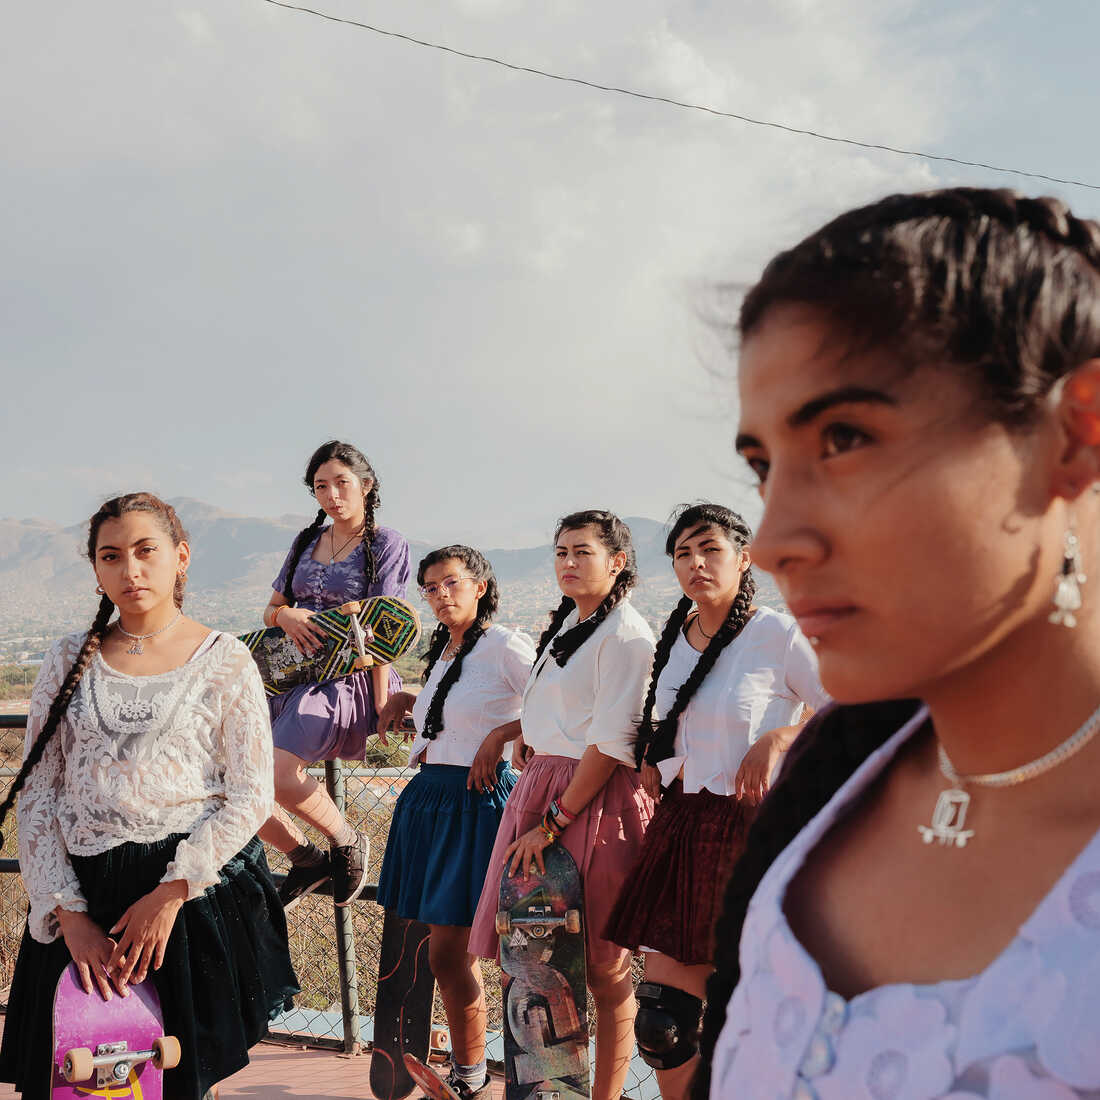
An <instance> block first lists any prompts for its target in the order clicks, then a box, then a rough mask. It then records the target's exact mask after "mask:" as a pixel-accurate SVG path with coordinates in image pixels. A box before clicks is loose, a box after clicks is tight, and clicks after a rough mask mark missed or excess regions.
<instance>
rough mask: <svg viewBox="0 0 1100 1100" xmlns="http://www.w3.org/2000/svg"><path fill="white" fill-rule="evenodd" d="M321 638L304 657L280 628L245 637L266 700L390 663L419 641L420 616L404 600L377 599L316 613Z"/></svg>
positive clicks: (380, 597)
mask: <svg viewBox="0 0 1100 1100" xmlns="http://www.w3.org/2000/svg"><path fill="white" fill-rule="evenodd" d="M310 623H311V624H312V625H313V626H315V627H316V628H317V629H318V630H319V631H320V632H321V633H322V634H323V635H324V641H323V642H322V643H321V647H320V649H318V650H317V652H316V653H314V654H313V655H312V656H307V655H306V654H304V653H302V652H301V651H300V650H299V649H298V647H297V646H296V645H295V644H294V643H293V642H292V641H291V640H290V638H288V637H287V635H286V633H285V632H284V631H283V630H282V629H281V628H280V627H277V626H272V627H267V628H265V629H263V630H253V631H252V633H251V634H242V635H241V636H240V637H241V641H242V642H244V644H245V645H246V646H248V648H249V649H250V650H251V651H252V657H253V660H255V662H256V667H257V668H259V670H260V679H261V680H263V682H264V688H265V690H266V691H267V694H268V695H282V694H283V693H284V692H287V691H290V690H291V688H296V687H298V686H299V685H301V684H323V683H327V682H328V681H329V680H336V679H338V678H339V677H341V676H347V675H349V674H350V673H352V672H356V671H358V670H359V669H361V668H370V666H371V665H372V664H374V662H375V661H378V662H380V663H382V664H391V663H392V662H394V661H396V660H397V658H398V657H400V656H401V655H402V654H403V653H406V652H407V651H408V650H410V649H411V648H412V647H413V646H414V645H416V642H417V639H418V638H419V637H420V616H419V615H418V614H417V612H416V609H415V608H413V607H410V606H409V604H407V603H405V601H404V600H399V599H396V598H395V597H393V596H373V597H371V599H369V600H352V601H351V602H349V603H346V604H343V605H341V606H340V607H338V608H330V609H329V610H328V611H317V612H315V613H314V615H313V617H312V618H311V619H310Z"/></svg>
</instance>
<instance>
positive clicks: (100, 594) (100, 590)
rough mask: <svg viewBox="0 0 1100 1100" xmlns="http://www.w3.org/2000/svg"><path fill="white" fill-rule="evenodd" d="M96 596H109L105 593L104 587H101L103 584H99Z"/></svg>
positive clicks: (96, 587)
mask: <svg viewBox="0 0 1100 1100" xmlns="http://www.w3.org/2000/svg"><path fill="white" fill-rule="evenodd" d="M95 594H96V595H97V596H106V595H107V593H106V592H104V591H103V585H101V584H97V585H96V586H95Z"/></svg>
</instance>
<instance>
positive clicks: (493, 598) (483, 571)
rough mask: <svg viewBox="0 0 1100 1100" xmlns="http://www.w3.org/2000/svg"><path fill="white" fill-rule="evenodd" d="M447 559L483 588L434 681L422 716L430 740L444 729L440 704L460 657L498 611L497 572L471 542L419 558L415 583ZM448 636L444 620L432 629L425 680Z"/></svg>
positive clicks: (455, 674) (455, 676)
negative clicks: (472, 615) (445, 665)
mask: <svg viewBox="0 0 1100 1100" xmlns="http://www.w3.org/2000/svg"><path fill="white" fill-rule="evenodd" d="M449 561H459V562H461V563H462V564H463V565H464V566H465V567H466V568H467V569H468V570H469V571H470V576H471V578H472V579H473V580H475V581H484V582H485V591H484V592H483V593H482V594H481V596H480V597H479V598H478V601H477V612H476V617H475V618H474V621H473V622H472V623H471V624H470V625H469V626H468V627H467V628H466V632H465V633H464V634H463V635H462V644H461V645H460V646H459V647H458V652H457V653H455V655H454V660H453V661H452V662H451V667H450V668H449V669H447V671H446V672H445V673H443V676H442V677H441V679H440V681H439V683H438V684H437V685H436V688H435V691H434V692H433V693H432V699H431V702H430V703H429V704H428V713H427V714H426V715H425V717H424V728H423V730H421V732H422V733H423V735H424V736H425V737H426V738H427V739H428V740H429V741H434V740H435V739H436V737H437V736H438V735H439V733H440V731H441V730H442V729H443V704H444V703H445V702H446V700H447V693H448V692H449V691H450V690H451V688H452V687H454V685H455V684H456V683H458V678H459V676H461V675H462V662H463V660H464V659H465V657H466V655H467V654H468V653H469V652H470V651H471V650H472V649H473V648H474V646H475V645H477V643H478V640H479V639H480V638H481V636H482V635H483V634H484V633H485V631H487V630H488V629H489V625H490V624H491V623H492V621H493V616H494V615H495V614H496V613H497V608H498V607H499V606H500V586H499V585H498V584H497V579H496V575H495V574H494V573H493V567H492V566H491V565H490V564H489V562H488V561H487V560H486V558H485V555H484V554H482V553H481V552H480V551H478V550H475V549H474V548H473V547H472V546H461V545H457V544H456V545H453V546H443V547H440V549H438V550H433V551H432V552H431V553H430V554H427V555H426V556H425V557H424V558H422V559H421V561H420V564H419V565H418V566H417V568H416V583H417V584H418V585H423V584H424V575H425V573H426V572H427V571H428V569H430V568H431V567H432V566H433V565H443V564H444V563H446V562H449ZM450 636H451V632H450V630H449V629H448V628H447V627H446V626H444V624H443V623H440V624H439V626H437V627H436V628H435V630H434V631H433V633H432V640H431V644H430V645H429V646H428V653H427V656H426V658H425V660H426V661H427V665H426V667H425V669H424V682H425V683H427V681H428V677H429V676H430V675H431V672H432V669H433V668H434V667H435V663H436V661H438V660H439V658H440V657H441V656H442V655H443V651H444V650H445V649H446V648H447V643H448V641H449V640H450Z"/></svg>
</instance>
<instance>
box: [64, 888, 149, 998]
mask: <svg viewBox="0 0 1100 1100" xmlns="http://www.w3.org/2000/svg"><path fill="white" fill-rule="evenodd" d="M54 912H55V913H56V914H57V922H58V924H59V925H60V928H61V936H62V938H63V939H64V941H65V946H66V947H67V948H68V949H69V954H70V955H72V957H73V962H74V963H76V972H77V974H78V975H79V976H80V984H81V986H83V988H84V992H85V993H91V992H92V983H93V982H94V983H95V985H96V988H97V989H98V990H99V995H100V996H101V997H102V998H103V999H104V1000H105V1001H109V1000H110V999H111V996H112V994H111V983H112V982H113V983H114V986H115V989H117V990H118V991H119V993H120V994H122V996H123V997H129V996H130V991H129V989H127V988H126V983H125V982H124V981H122V980H121V979H120V977H119V975H118V974H116V973H113V972H112V971H111V966H110V963H111V957H112V955H113V953H114V951H115V949H116V946H115V941H114V940H112V939H111V938H110V937H109V936H107V935H106V933H105V932H104V931H103V929H102V928H100V927H99V925H98V924H96V922H95V921H94V920H92V918H91V917H89V916H88V914H87V913H73V912H70V911H69V910H68V909H56V910H54ZM108 979H110V981H109V980H108Z"/></svg>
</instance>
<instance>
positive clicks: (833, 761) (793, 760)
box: [691, 699, 920, 1100]
mask: <svg viewBox="0 0 1100 1100" xmlns="http://www.w3.org/2000/svg"><path fill="white" fill-rule="evenodd" d="M919 707H920V702H919V701H918V700H915V699H899V700H892V701H890V702H883V703H860V704H857V705H850V706H830V707H828V708H826V709H825V710H823V711H821V712H820V713H819V714H816V715H814V717H813V718H811V719H810V721H809V723H807V725H806V728H805V729H804V730H803V731H802V732H801V733H800V734H799V736H798V740H797V741H795V743H794V744H793V745H792V746H791V748H790V751H789V752H788V753H787V755H786V758H785V759H784V762H783V767H782V770H781V771H780V774H779V778H778V779H777V780H776V782H775V785H774V786H773V788H772V793H771V794H770V795H769V796H768V797H767V798H766V799H764V801H763V802H762V803H761V804H760V808H759V810H758V812H757V816H756V819H755V821H754V822H753V824H752V826H751V828H750V829H749V835H748V841H747V843H746V846H745V851H744V852H743V854H742V855H741V857H740V858H739V859H738V860H737V862H736V863H735V864H734V865H733V870H732V871H731V873H730V878H729V882H728V883H727V885H726V892H725V896H724V900H723V903H722V911H721V915H720V916H719V917H718V920H717V922H716V924H715V927H714V943H715V956H714V966H715V969H714V972H713V973H712V974H711V976H710V978H709V979H708V980H707V999H706V1001H707V1007H706V1011H705V1013H704V1015H703V1026H702V1035H701V1040H700V1046H699V1054H700V1058H699V1068H698V1070H697V1071H696V1074H695V1077H694V1079H693V1081H692V1087H691V1095H692V1098H693V1100H706V1098H707V1097H708V1096H709V1094H710V1069H711V1059H712V1057H713V1055H714V1046H715V1043H716V1042H717V1040H718V1033H719V1032H720V1031H721V1030H722V1025H723V1024H724V1023H725V1019H726V1006H727V1004H728V1003H729V999H730V997H731V996H732V994H733V991H734V988H735V987H736V985H737V983H738V981H739V980H740V978H741V964H740V954H739V953H740V948H741V929H742V926H743V925H744V923H745V917H746V915H747V913H748V908H749V901H750V900H751V899H752V896H753V894H754V893H755V892H756V888H757V887H758V886H759V885H760V880H761V879H762V878H763V877H764V874H765V872H766V871H767V869H768V868H769V867H770V866H771V865H772V863H773V862H774V861H775V859H776V858H777V857H778V856H779V854H780V853H781V852H782V851H783V849H784V848H786V847H787V845H788V844H790V842H791V841H792V840H793V839H794V838H795V837H796V836H797V835H798V834H799V833H800V832H801V831H802V829H803V828H804V827H805V826H806V825H807V824H808V823H809V821H810V820H811V819H812V818H813V817H815V816H816V815H817V814H818V812H819V811H820V810H821V809H822V808H823V807H824V806H825V804H826V803H827V802H828V801H829V799H830V798H832V796H833V795H834V794H835V793H836V792H837V790H839V789H840V787H841V786H843V784H844V783H845V782H846V781H847V780H848V778H849V777H850V776H851V775H852V774H853V773H854V772H855V770H856V769H857V768H858V767H859V766H860V764H862V763H863V761H864V760H866V759H867V757H868V756H870V754H871V753H872V752H874V751H875V749H877V748H879V747H880V746H881V745H883V744H884V743H885V742H886V741H887V740H889V738H890V737H891V736H892V735H893V734H894V733H895V732H897V730H899V729H900V728H901V727H902V726H903V725H904V724H905V723H906V722H907V721H909V719H910V718H912V717H913V715H914V714H915V713H916V712H917V710H918V708H919Z"/></svg>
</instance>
